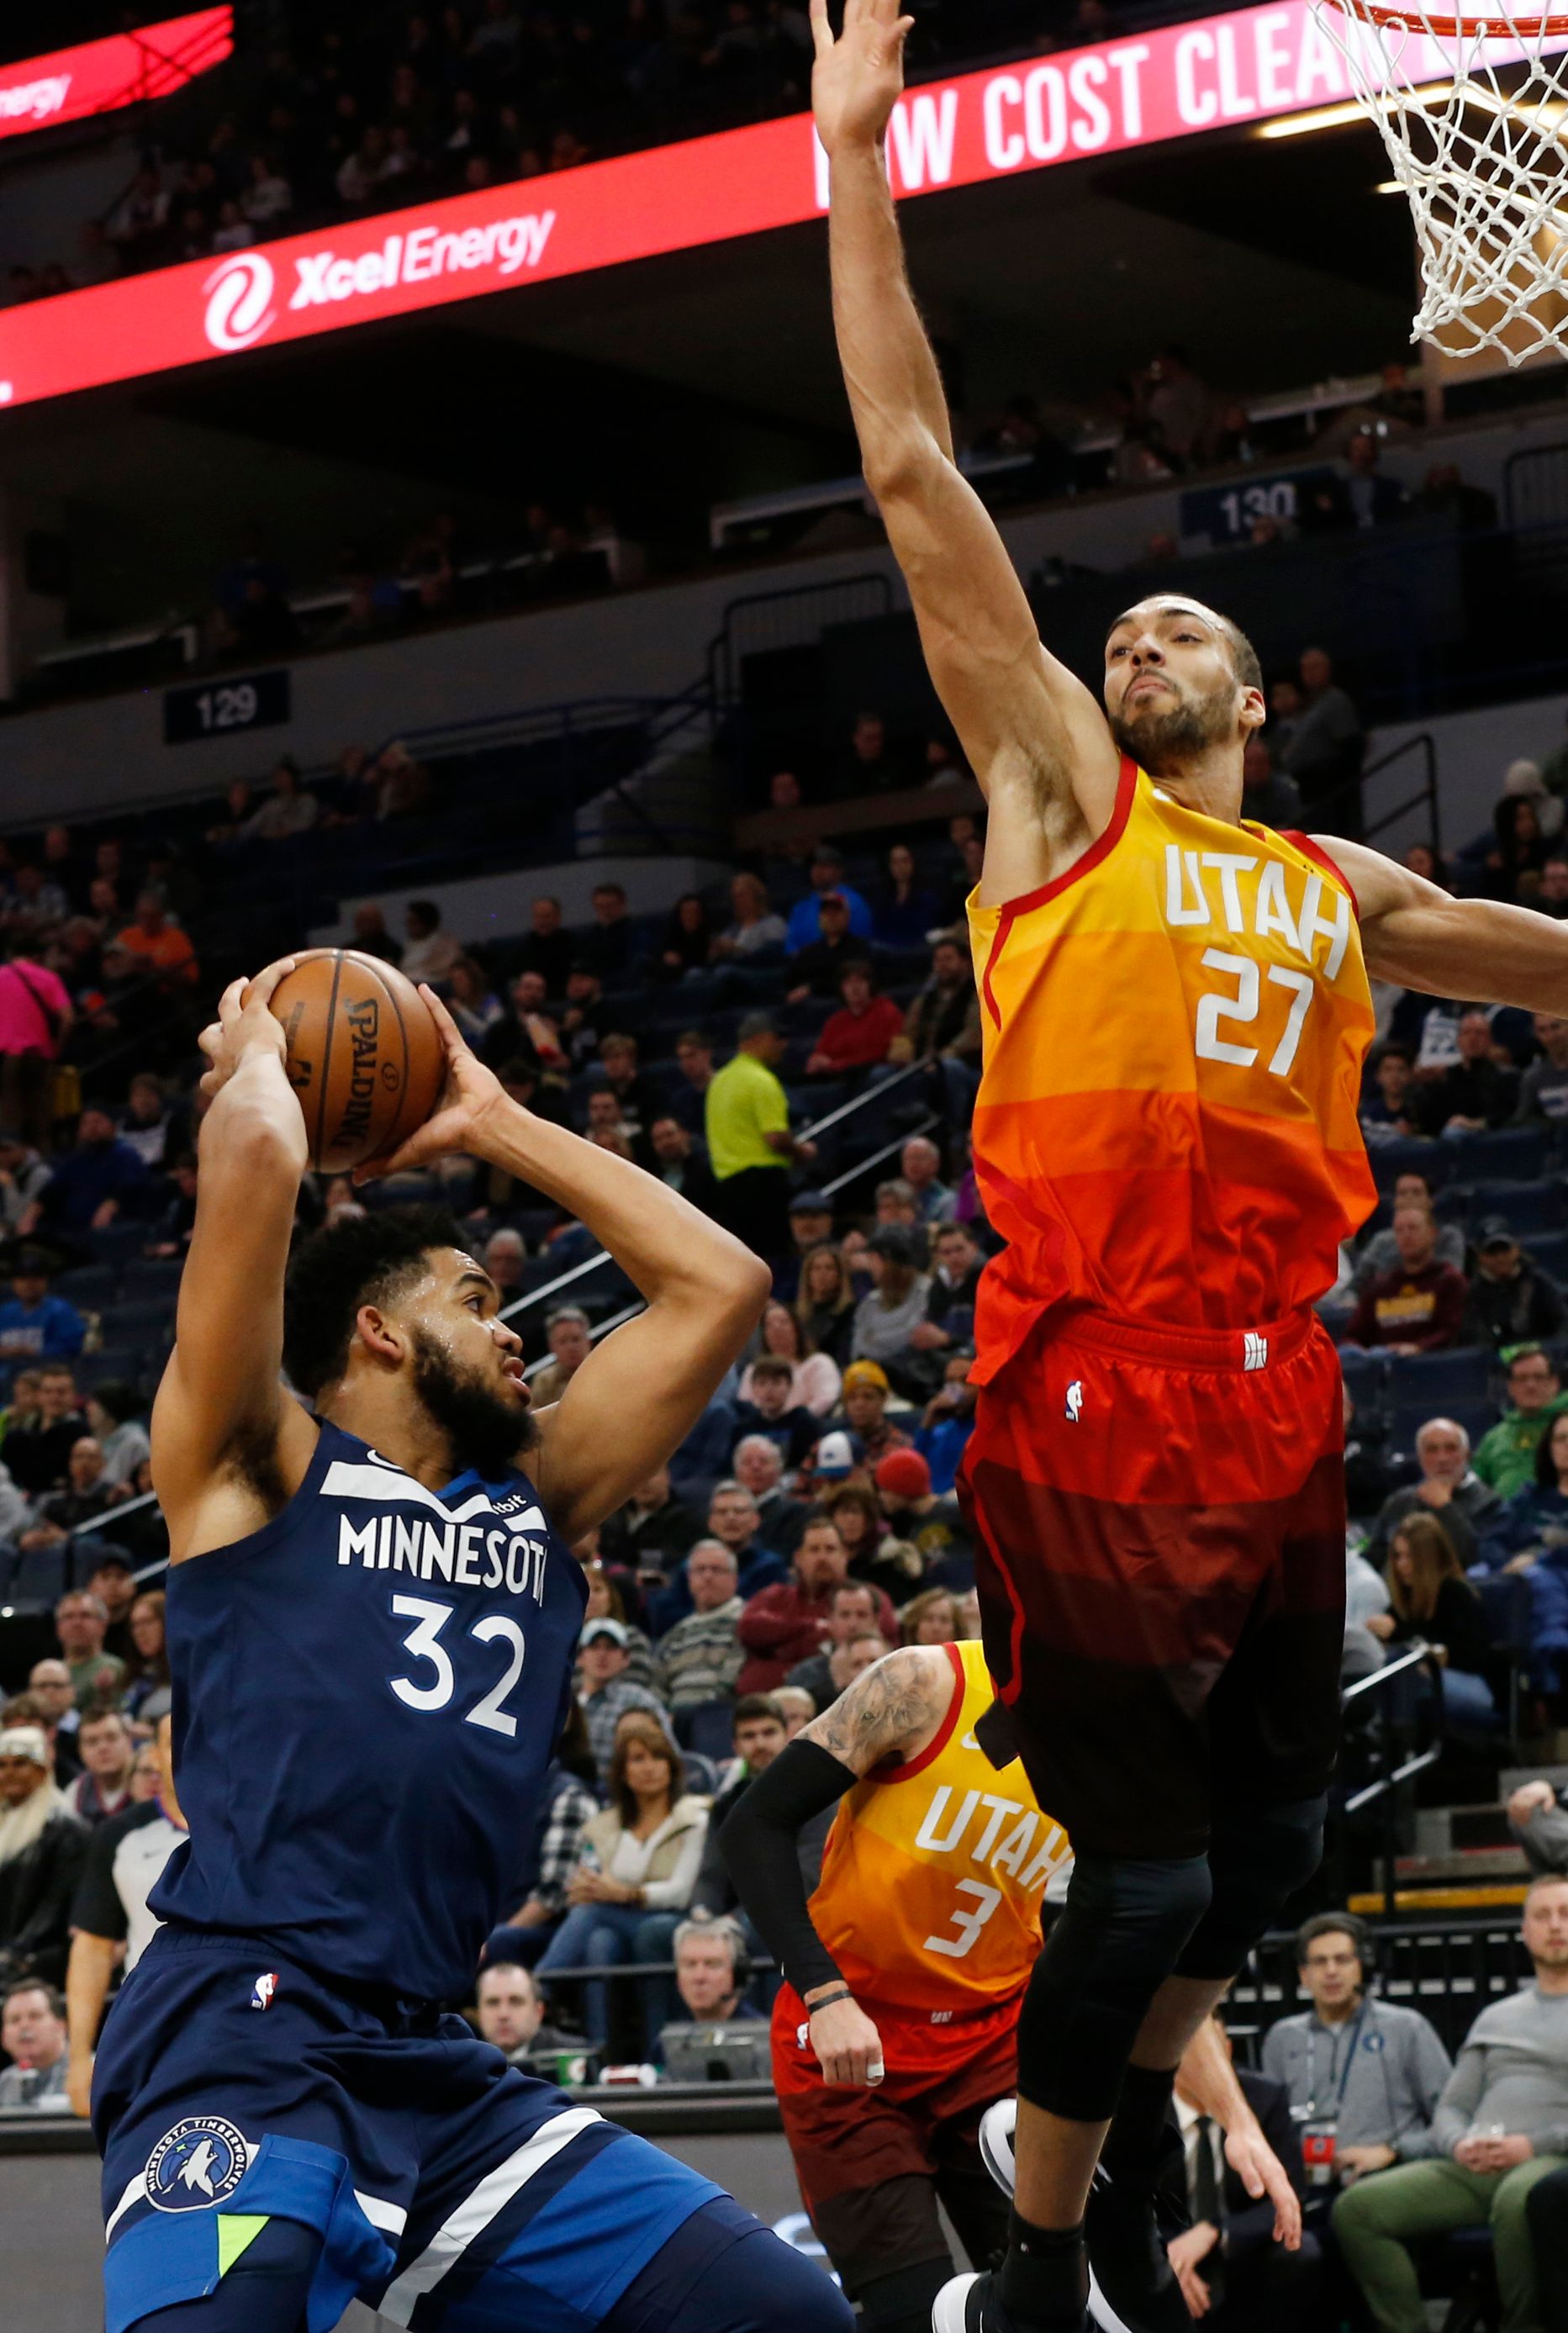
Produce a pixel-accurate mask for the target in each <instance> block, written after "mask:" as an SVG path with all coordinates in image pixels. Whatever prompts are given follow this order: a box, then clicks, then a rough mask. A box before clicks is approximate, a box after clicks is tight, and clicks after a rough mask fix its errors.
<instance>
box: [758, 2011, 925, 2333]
mask: <svg viewBox="0 0 1568 2333" xmlns="http://www.w3.org/2000/svg"><path fill="white" fill-rule="evenodd" d="M802 2017H803V2011H802V2009H801V2005H800V2003H799V2002H798V2000H796V1998H795V1996H794V1994H793V1993H791V1992H789V1990H788V1988H787V1987H786V1988H784V1990H782V1991H781V1992H780V1995H779V1999H778V2002H777V2003H776V2004H775V2007H774V2024H773V2050H774V2088H775V2089H776V2091H777V2094H778V2101H779V2112H780V2116H781V2117H782V2119H783V2123H784V2137H785V2139H786V2140H787V2141H788V2144H789V2150H790V2155H791V2159H792V2160H793V2162H794V2169H795V2177H796V2179H797V2180H798V2182H799V2183H800V2191H801V2197H802V2200H803V2203H804V2204H805V2207H806V2210H807V2212H808V2213H810V2215H811V2222H812V2226H813V2228H814V2229H815V2231H816V2233H817V2236H818V2238H819V2240H820V2241H821V2243H822V2249H823V2250H824V2251H825V2252H826V2253H827V2256H828V2258H829V2260H831V2261H832V2264H833V2267H834V2268H835V2269H836V2270H837V2271H838V2274H839V2277H840V2280H842V2284H843V2288H844V2290H845V2291H846V2292H847V2293H848V2294H849V2296H850V2298H851V2300H853V2301H854V2302H855V2304H856V2305H857V2307H858V2308H859V2309H860V2311H861V2322H862V2324H863V2325H864V2326H865V2328H867V2333H928V2328H929V2326H930V2322H931V2309H932V2306H933V2303H934V2302H935V2300H936V2298H937V2295H938V2293H939V2292H940V2291H941V2290H942V2288H943V2287H944V2285H946V2284H947V2283H948V2280H949V2279H950V2278H951V2276H952V2273H953V2258H952V2254H951V2252H950V2251H949V2250H948V2239H947V2236H946V2235H945V2234H944V2232H943V2229H942V2222H941V2214H940V2213H939V2212H938V2198H937V2157H936V2153H935V2150H934V2146H933V2139H932V2130H931V2116H930V2114H929V2113H928V2111H927V2106H926V2098H925V2095H924V2094H925V2093H926V2092H927V2091H928V2089H930V2088H934V2087H935V2085H934V2081H933V2079H932V2078H929V2077H913V2078H912V2077H910V2076H909V2075H906V2074H900V2073H899V2070H898V2068H897V2066H896V2064H895V2065H892V2066H890V2068H889V2070H888V2072H887V2074H886V2075H885V2077H884V2079H883V2081H882V2083H881V2085H880V2088H877V2089H874V2090H856V2089H847V2088H838V2087H836V2086H832V2085H830V2084H829V2083H827V2082H825V2081H824V2080H823V2079H822V2072H821V2069H820V2068H819V2067H818V2065H817V2061H816V2057H815V2053H814V2051H813V2050H811V2048H810V2045H809V2043H807V2042H805V2041H804V2040H802V2039H801V2033H802V2026H801V2020H802ZM881 2031H882V2035H883V2040H884V2042H885V2043H886V2042H889V2040H890V2024H889V2023H888V2022H887V2021H882V2024H881Z"/></svg>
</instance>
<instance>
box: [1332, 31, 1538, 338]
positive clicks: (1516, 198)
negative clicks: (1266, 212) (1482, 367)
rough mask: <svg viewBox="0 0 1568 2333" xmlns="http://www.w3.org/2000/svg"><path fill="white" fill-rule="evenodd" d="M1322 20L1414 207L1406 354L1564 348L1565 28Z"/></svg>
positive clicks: (1412, 210)
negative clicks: (1418, 289)
mask: <svg viewBox="0 0 1568 2333" xmlns="http://www.w3.org/2000/svg"><path fill="white" fill-rule="evenodd" d="M1317 14H1318V19H1319V22H1320V23H1321V24H1322V25H1323V29H1324V31H1325V32H1326V33H1327V34H1329V36H1330V37H1331V39H1332V41H1333V43H1334V44H1335V46H1336V47H1337V48H1338V49H1339V50H1340V51H1341V52H1342V54H1343V56H1344V58H1345V60H1346V62H1347V64H1348V66H1349V69H1350V75H1351V82H1352V88H1353V89H1354V91H1355V93H1356V95H1357V97H1358V98H1359V99H1360V101H1361V104H1362V105H1363V106H1364V108H1365V109H1366V110H1367V112H1368V113H1370V114H1371V117H1372V119H1373V120H1374V121H1375V122H1376V123H1377V125H1378V128H1379V129H1380V131H1381V132H1382V138H1383V143H1384V145H1385V146H1386V147H1387V148H1388V151H1389V159H1390V162H1391V163H1392V165H1393V170H1394V176H1395V178H1397V180H1398V181H1399V184H1400V187H1403V189H1404V191H1405V193H1406V194H1407V195H1408V196H1409V202H1410V212H1411V216H1412V217H1413V219H1414V221H1415V227H1416V236H1417V241H1418V243H1419V249H1420V262H1421V283H1422V300H1421V304H1420V307H1419V310H1418V312H1417V314H1416V320H1415V327H1414V330H1413V331H1412V333H1411V338H1412V340H1425V341H1434V342H1436V344H1437V345H1438V347H1439V348H1440V349H1442V350H1444V351H1445V352H1446V353H1447V354H1448V355H1449V356H1455V357H1464V356H1475V355H1477V354H1479V353H1480V352H1481V351H1482V350H1496V351H1498V352H1499V353H1500V354H1501V355H1502V356H1504V357H1505V359H1506V360H1507V361H1508V363H1509V364H1511V365H1520V364H1525V363H1527V362H1528V361H1529V360H1530V359H1531V358H1532V357H1537V356H1540V355H1541V354H1542V353H1543V352H1544V351H1546V350H1554V349H1555V350H1561V349H1563V348H1564V347H1565V346H1568V143H1565V142H1564V133H1565V131H1568V53H1565V52H1568V16H1557V17H1549V16H1546V17H1544V16H1525V14H1523V12H1522V10H1521V9H1520V7H1519V0H1505V5H1504V6H1503V7H1501V8H1499V9H1496V10H1494V11H1493V12H1492V13H1490V14H1488V15H1486V17H1484V18H1483V17H1482V16H1480V15H1479V14H1476V13H1472V14H1467V15H1466V16H1464V17H1462V18H1458V19H1456V18H1455V17H1454V16H1452V15H1451V14H1447V15H1445V14H1438V13H1436V12H1435V11H1434V12H1431V13H1429V11H1428V10H1427V9H1426V8H1425V7H1423V6H1420V5H1408V6H1407V5H1400V8H1399V10H1398V12H1397V15H1396V16H1394V19H1393V21H1388V22H1385V21H1380V20H1381V19H1383V18H1384V17H1385V16H1389V15H1390V14H1392V12H1390V11H1389V10H1387V9H1385V8H1383V7H1378V8H1377V9H1376V19H1377V20H1376V21H1375V20H1374V14H1373V11H1372V7H1371V5H1370V0H1338V4H1337V5H1320V6H1319V8H1318V12H1317Z"/></svg>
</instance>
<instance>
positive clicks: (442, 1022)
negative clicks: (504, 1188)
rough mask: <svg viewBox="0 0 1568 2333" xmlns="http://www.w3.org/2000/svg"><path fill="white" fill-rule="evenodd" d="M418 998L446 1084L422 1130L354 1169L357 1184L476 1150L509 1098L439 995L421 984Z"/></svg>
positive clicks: (417, 1129)
mask: <svg viewBox="0 0 1568 2333" xmlns="http://www.w3.org/2000/svg"><path fill="white" fill-rule="evenodd" d="M419 994H420V995H421V996H422V997H423V998H424V1000H425V1002H426V1003H427V1004H428V1006H429V1008H430V1018H431V1019H432V1020H433V1021H434V1022H435V1024H436V1028H437V1031H438V1033H439V1036H440V1039H441V1043H442V1045H443V1046H444V1048H445V1049H446V1054H447V1082H446V1084H445V1085H444V1086H443V1087H442V1089H441V1095H440V1099H439V1100H438V1102H437V1104H436V1107H435V1109H434V1110H433V1111H432V1112H431V1114H430V1116H429V1117H428V1118H427V1119H426V1120H425V1123H424V1125H423V1126H421V1127H418V1128H416V1130H415V1131H414V1133H412V1134H410V1135H409V1138H408V1140H407V1141H406V1142H404V1143H400V1144H399V1147H398V1148H397V1149H396V1150H386V1151H383V1152H382V1153H381V1154H380V1157H376V1158H367V1159H366V1160H365V1162H364V1164H363V1165H362V1166H356V1167H355V1169H354V1180H355V1182H356V1183H373V1182H376V1181H378V1180H379V1179H380V1176H383V1175H400V1174H403V1173H405V1172H406V1171H407V1170H408V1169H409V1167H410V1166H428V1164H429V1162H430V1160H431V1159H432V1158H444V1157H447V1156H448V1155H449V1154H450V1153H451V1152H453V1151H474V1150H476V1149H477V1147H478V1145H479V1141H480V1128H481V1127H482V1126H483V1124H484V1121H485V1119H486V1117H487V1116H488V1115H489V1114H490V1112H491V1111H493V1110H494V1109H495V1108H496V1106H497V1104H499V1103H502V1102H504V1101H505V1099H506V1094H505V1088H504V1087H503V1085H502V1083H501V1081H500V1080H499V1078H497V1077H496V1075H495V1071H494V1070H487V1069H486V1067H485V1064H484V1063H483V1061H478V1060H476V1058H475V1056H474V1055H473V1054H472V1053H471V1052H470V1051H469V1050H468V1048H467V1045H466V1044H465V1043H464V1042H463V1033H462V1032H461V1030H460V1029H459V1028H458V1026H457V1022H455V1021H454V1020H453V1018H452V1016H451V1014H450V1013H448V1012H447V1008H446V1006H445V1005H444V1004H443V1003H442V1002H441V1000H440V998H439V997H438V995H437V994H436V992H435V990H434V989H433V988H431V987H430V986H429V985H428V983H425V982H421V983H420V986H419Z"/></svg>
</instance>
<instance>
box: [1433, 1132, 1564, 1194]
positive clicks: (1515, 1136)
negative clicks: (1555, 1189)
mask: <svg viewBox="0 0 1568 2333" xmlns="http://www.w3.org/2000/svg"><path fill="white" fill-rule="evenodd" d="M1453 1148H1454V1152H1455V1163H1454V1173H1455V1176H1456V1177H1457V1178H1458V1179H1459V1180H1461V1181H1464V1182H1467V1183H1478V1182H1480V1181H1482V1180H1483V1179H1485V1180H1486V1182H1489V1183H1490V1182H1500V1181H1502V1180H1504V1179H1505V1178H1506V1179H1508V1180H1510V1181H1513V1182H1519V1183H1534V1182H1537V1181H1538V1180H1539V1179H1540V1177H1541V1176H1543V1175H1544V1174H1545V1173H1546V1171H1547V1168H1548V1166H1549V1164H1550V1151H1551V1136H1550V1133H1549V1131H1548V1129H1547V1128H1545V1127H1544V1126H1505V1127H1502V1128H1499V1129H1498V1130H1497V1132H1496V1133H1495V1134H1469V1135H1467V1136H1466V1137H1465V1138H1464V1139H1463V1140H1462V1141H1459V1142H1456V1143H1455V1144H1454V1145H1453Z"/></svg>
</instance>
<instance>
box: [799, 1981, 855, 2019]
mask: <svg viewBox="0 0 1568 2333" xmlns="http://www.w3.org/2000/svg"><path fill="white" fill-rule="evenodd" d="M853 1997H854V1996H853V1995H852V1994H851V1991H850V1988H849V1986H848V1985H847V1984H841V1985H840V1987H839V1989H838V1991H837V1992H824V1993H822V1994H821V1995H819V1997H818V1998H817V1999H816V2000H815V2001H808V2002H806V2004H805V2011H806V2015H807V2016H808V2017H814V2016H815V2015H816V2013H817V2011H818V2010H819V2009H831V2008H832V2005H833V2003H834V2002H835V2001H850V2000H852V1999H853Z"/></svg>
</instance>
